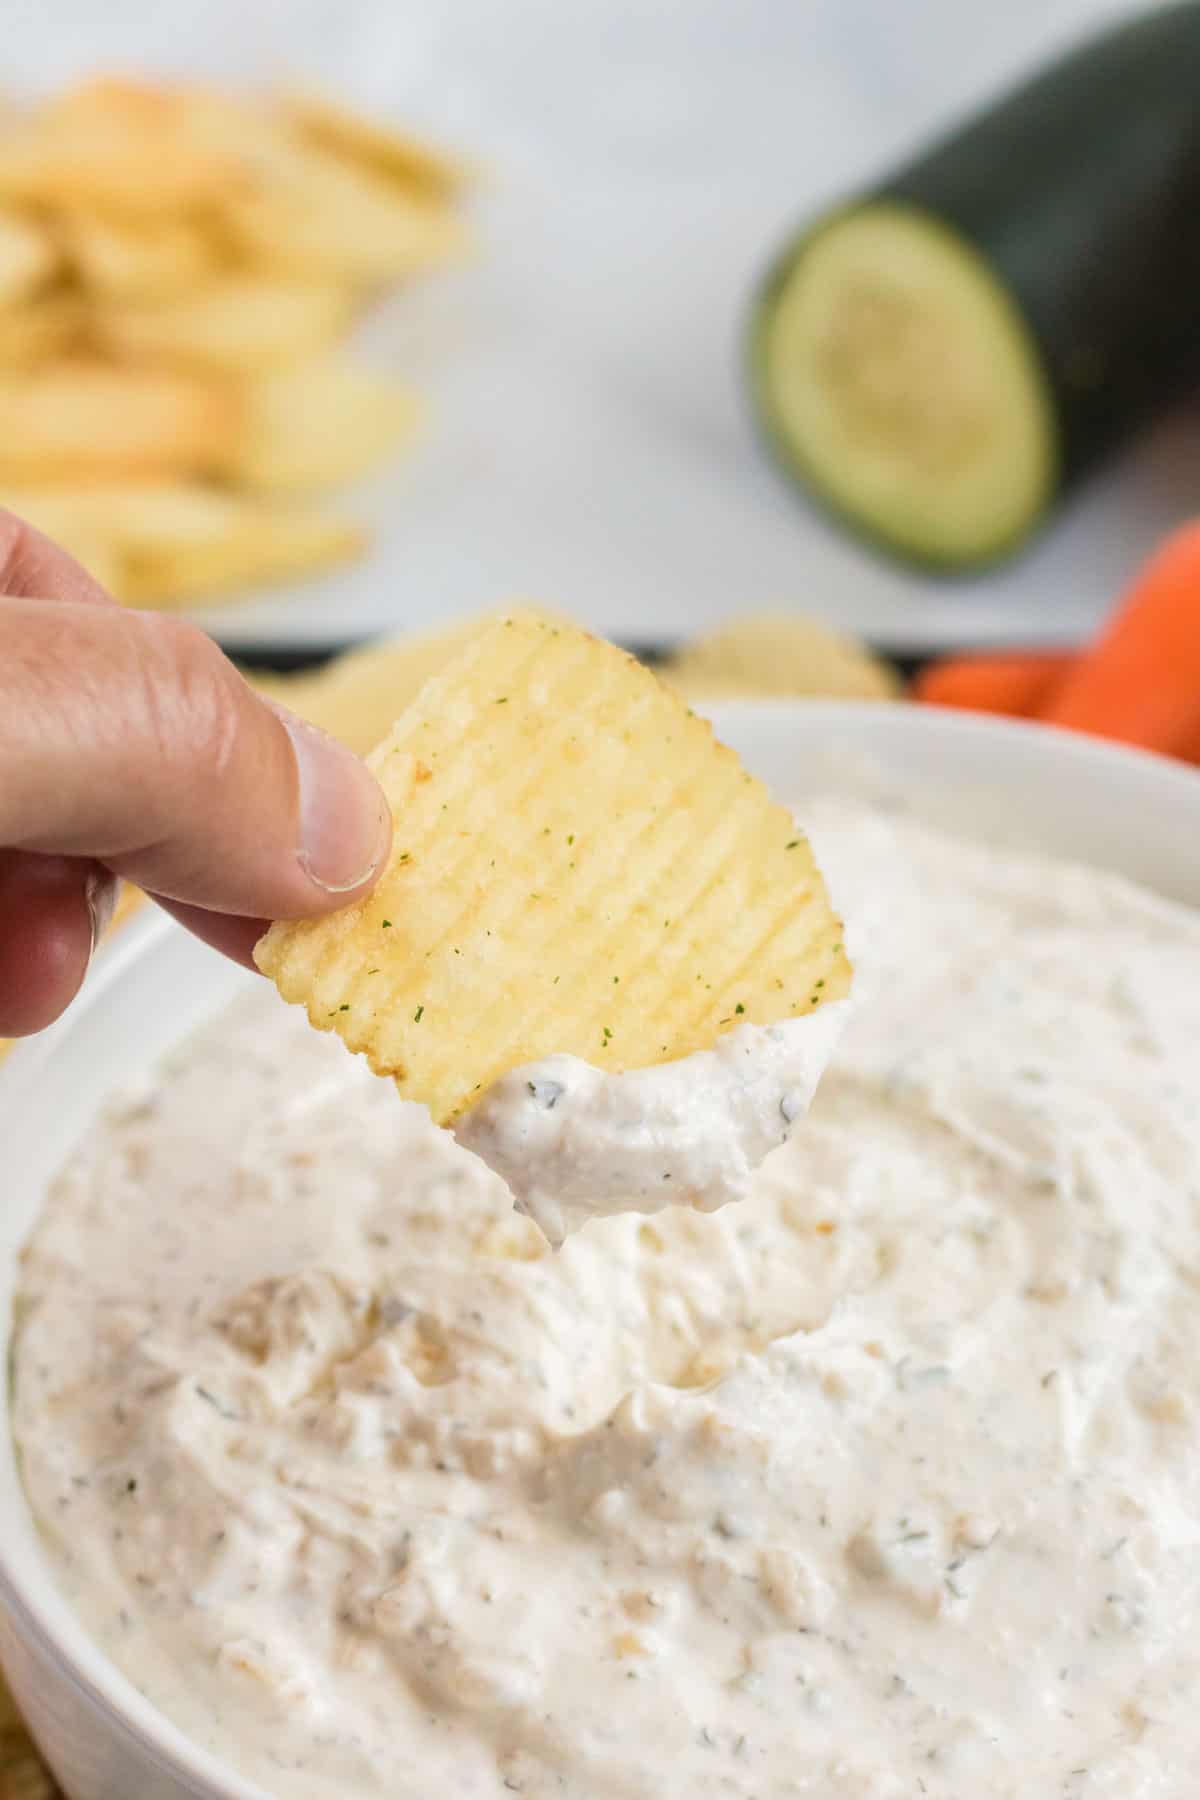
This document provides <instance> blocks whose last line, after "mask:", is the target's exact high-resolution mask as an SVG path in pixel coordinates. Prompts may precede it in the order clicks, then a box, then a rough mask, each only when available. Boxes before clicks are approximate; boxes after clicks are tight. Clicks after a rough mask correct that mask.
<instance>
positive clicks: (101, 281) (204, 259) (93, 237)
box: [60, 212, 220, 300]
mask: <svg viewBox="0 0 1200 1800" xmlns="http://www.w3.org/2000/svg"><path fill="white" fill-rule="evenodd" d="M60 232H61V235H62V239H63V242H64V245H65V247H66V251H67V255H68V257H69V259H70V261H71V264H72V266H73V267H74V269H75V270H76V272H77V274H78V276H79V279H80V280H81V281H82V282H83V284H84V286H85V287H87V288H89V289H90V290H91V291H92V293H94V294H96V295H97V296H99V298H101V299H103V300H161V299H164V298H166V297H169V296H171V295H174V294H179V293H181V292H183V290H184V289H186V288H190V287H195V286H196V285H197V284H198V283H199V282H201V281H203V280H204V279H205V277H206V276H208V275H211V274H212V272H213V270H214V269H215V267H216V265H217V262H218V260H219V257H220V247H219V245H218V244H217V242H216V240H215V238H213V237H212V236H211V235H210V234H209V233H208V232H206V231H204V230H203V229H202V228H201V227H200V226H199V225H198V224H196V223H195V222H194V221H191V220H187V219H165V220H164V219H156V220H154V221H152V222H151V223H149V224H146V223H140V222H136V221H135V222H130V221H129V220H116V219H104V218H101V217H99V216H98V215H96V214H87V213H81V212H71V213H69V214H68V215H67V216H66V217H65V218H64V220H63V222H62V224H61V226H60Z"/></svg>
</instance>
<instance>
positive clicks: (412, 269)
mask: <svg viewBox="0 0 1200 1800" xmlns="http://www.w3.org/2000/svg"><path fill="white" fill-rule="evenodd" d="M223 219H224V223H225V225H226V228H227V229H228V230H229V231H230V232H231V234H232V236H233V238H234V241H235V242H236V243H237V245H238V246H239V248H240V249H241V250H242V252H243V254H244V255H245V256H247V257H248V258H250V259H251V260H252V261H253V262H256V263H261V264H265V265H267V266H268V267H269V268H272V269H277V270H282V271H286V272H288V273H292V274H300V275H306V276H312V277H315V276H323V277H325V278H327V279H335V280H339V281H344V282H351V283H355V284H360V283H361V284H374V283H378V282H385V281H394V280H397V279H398V278H399V277H401V276H409V275H415V274H418V273H420V272H422V271H424V270H427V269H430V268H436V267H437V266H438V265H439V264H441V263H444V262H446V261H448V260H449V259H451V258H453V257H455V256H458V255H460V254H461V253H462V251H463V249H464V248H465V245H466V241H467V239H466V232H465V230H464V227H463V225H462V223H461V222H460V220H459V219H458V218H457V217H456V215H455V214H454V213H452V212H450V211H449V210H448V209H447V208H446V207H445V206H441V205H437V204H434V203H432V202H429V201H427V200H424V199H422V198H420V197H417V196H415V195H410V194H405V193H402V192H401V191H399V190H398V189H396V188H395V187H392V186H389V185H388V183H387V182H385V181H384V180H382V179H381V178H380V177H379V176H377V175H375V174H373V173H372V172H371V171H370V170H368V169H359V168H355V167H354V166H353V165H351V164H349V163H346V162H342V161H340V160H339V159H338V158H337V157H335V156H330V155H327V154H326V153H325V152H323V151H321V150H313V149H307V148H304V147H303V146H296V147H294V148H292V149H290V150H288V151H286V152H284V151H280V152H279V153H277V154H276V155H275V157H274V158H273V160H272V163H271V166H270V167H269V168H263V169H260V170H259V171H258V173H257V177H256V180H255V181H254V183H253V185H251V186H249V187H248V188H247V189H246V190H245V191H244V192H242V193H240V194H238V195H236V196H234V197H233V198H232V199H231V200H230V201H229V203H228V204H227V206H226V207H225V209H224V213H223Z"/></svg>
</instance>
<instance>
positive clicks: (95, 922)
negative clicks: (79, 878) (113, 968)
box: [83, 865, 117, 956]
mask: <svg viewBox="0 0 1200 1800" xmlns="http://www.w3.org/2000/svg"><path fill="white" fill-rule="evenodd" d="M83 897H84V899H85V900H86V902H87V909H88V918H89V919H90V920H91V922H92V955H93V956H94V955H95V954H96V948H97V946H98V944H99V942H100V940H101V938H102V937H103V936H104V934H105V932H106V931H107V930H108V928H109V926H110V925H111V924H112V917H113V913H114V912H115V911H116V909H117V879H116V876H115V875H110V874H109V872H108V870H107V869H100V868H97V867H95V865H93V866H92V868H90V869H89V870H88V872H87V874H86V876H85V877H84V882H83Z"/></svg>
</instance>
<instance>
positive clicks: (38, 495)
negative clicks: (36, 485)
mask: <svg viewBox="0 0 1200 1800" xmlns="http://www.w3.org/2000/svg"><path fill="white" fill-rule="evenodd" d="M0 506H3V507H6V508H7V509H8V511H9V512H14V513H16V514H17V516H18V517H19V518H22V519H24V520H26V521H27V523H29V524H30V525H33V526H34V527H35V528H36V529H37V530H38V531H40V532H43V533H44V534H45V536H46V537H48V538H52V539H53V541H54V542H55V543H56V544H57V545H58V546H59V548H60V549H62V550H65V551H66V552H67V555H68V556H73V557H74V558H75V561H76V562H77V563H79V564H80V565H81V566H82V567H83V568H85V569H86V570H87V572H88V574H89V575H90V576H91V577H92V579H93V580H94V581H98V582H99V583H100V586H101V587H102V588H103V589H104V591H105V592H106V593H107V594H110V595H111V596H112V598H113V599H114V600H123V599H124V598H125V595H124V592H123V587H124V576H125V568H124V564H123V562H122V560H121V553H120V551H119V549H118V547H117V544H116V542H115V540H114V539H113V536H112V534H111V533H110V532H108V531H106V530H105V529H104V527H103V525H102V524H101V523H100V522H98V521H97V520H95V519H94V518H92V517H91V516H87V517H80V516H79V514H78V512H77V511H76V509H75V508H74V507H73V506H72V504H71V500H70V497H69V496H68V498H67V500H66V502H65V503H60V501H59V497H58V496H57V495H56V494H54V493H53V492H49V493H45V492H35V493H33V494H32V495H29V494H22V493H15V494H12V495H11V496H9V495H5V494H3V493H0Z"/></svg>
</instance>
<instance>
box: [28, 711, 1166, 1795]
mask: <svg viewBox="0 0 1200 1800" xmlns="http://www.w3.org/2000/svg"><path fill="white" fill-rule="evenodd" d="M698 710H703V711H704V712H705V713H706V714H707V715H708V716H709V717H710V718H711V719H712V720H713V722H714V724H715V725H716V727H717V730H718V735H720V736H721V737H723V738H724V737H727V738H729V739H730V740H732V741H733V744H734V747H735V748H739V749H741V748H743V746H742V745H739V743H738V739H739V736H741V734H742V733H743V732H744V731H745V730H746V729H747V722H748V721H749V720H754V721H756V722H757V723H758V724H760V725H761V724H766V725H769V727H770V728H772V729H774V730H777V731H778V730H787V729H788V728H794V726H795V725H796V723H797V722H798V720H799V719H800V718H801V717H802V718H803V719H804V721H805V736H806V738H809V739H810V740H811V738H812V735H813V732H814V730H816V731H819V730H821V729H822V728H824V729H825V730H827V731H828V733H829V736H830V737H831V738H833V739H836V738H837V737H838V736H839V735H844V736H848V737H849V738H850V739H852V740H854V742H855V745H856V747H859V746H861V747H862V748H864V749H865V750H867V751H868V752H869V751H870V750H871V749H872V748H873V747H874V744H875V741H876V740H879V741H886V740H888V739H889V738H891V737H892V736H893V734H895V733H897V732H899V733H901V734H902V735H904V736H906V737H914V738H921V737H926V738H928V740H929V742H930V744H931V746H935V747H938V748H946V749H950V748H952V747H953V746H954V745H955V744H959V745H962V744H972V745H973V747H974V748H976V749H978V750H988V749H990V748H994V749H995V750H996V753H997V755H998V756H999V757H1000V758H1002V759H1005V764H1004V767H1003V769H1002V771H1001V779H1002V781H1003V783H1004V784H1005V785H1008V784H1011V783H1014V782H1016V783H1019V782H1020V781H1021V780H1022V779H1023V777H1025V776H1027V775H1028V774H1029V773H1030V772H1031V771H1032V770H1034V769H1035V768H1037V767H1044V766H1045V758H1047V757H1053V758H1056V759H1060V760H1061V761H1064V762H1065V763H1066V764H1068V765H1074V767H1075V769H1076V771H1077V772H1078V771H1079V770H1084V771H1086V772H1088V773H1089V774H1091V775H1094V776H1095V777H1096V778H1097V780H1101V781H1103V780H1105V779H1107V778H1111V779H1112V781H1113V782H1114V784H1115V785H1116V786H1118V787H1121V786H1123V787H1124V788H1125V789H1126V790H1137V789H1147V790H1148V789H1149V788H1154V789H1156V790H1157V791H1158V792H1159V794H1160V795H1161V796H1165V797H1166V798H1167V799H1168V801H1169V802H1170V803H1172V804H1177V805H1178V806H1179V807H1180V808H1181V809H1182V810H1183V811H1184V812H1187V811H1189V810H1194V811H1195V814H1196V818H1197V822H1198V824H1200V769H1194V768H1191V767H1189V766H1187V765H1184V764H1180V763H1176V762H1173V761H1171V760H1170V759H1168V758H1166V757H1163V756H1159V755H1157V754H1155V753H1153V752H1149V751H1145V750H1140V749H1135V748H1131V747H1128V746H1125V745H1121V744H1114V743H1111V742H1108V741H1105V740H1101V739H1098V738H1093V737H1088V736H1084V735H1082V734H1077V733H1074V732H1068V731H1065V730H1062V729H1060V728H1058V727H1055V726H1051V725H1043V724H1038V723H1034V722H1031V721H1026V720H1013V719H1000V718H995V717H991V716H987V715H981V714H978V713H972V712H966V711H958V710H956V709H953V708H940V707H938V708H935V707H917V706H911V707H909V706H897V705H896V704H895V703H894V702H891V701H879V702H875V701H827V700H802V701H800V700H794V699H780V700H767V701H761V700H730V701H723V702H721V703H720V704H719V705H713V706H712V707H707V708H703V709H698ZM1014 759H1015V760H1014ZM1130 797H1131V794H1130V793H1129V792H1128V791H1127V793H1126V795H1125V798H1126V800H1128V799H1129V798H1130ZM1137 828H1138V824H1137V820H1136V818H1135V819H1134V820H1133V822H1132V825H1131V829H1133V830H1135V831H1136V830H1137ZM1197 839H1198V840H1200V831H1198V832H1197ZM1197 867H1198V869H1200V863H1198V865H1197ZM1197 900H1198V901H1200V892H1198V894H1197ZM182 930H183V928H182V927H181V926H179V925H178V924H176V922H175V921H174V920H173V919H170V918H168V917H167V916H166V915H165V914H163V913H159V912H157V911H156V910H154V911H147V912H145V913H143V914H142V915H140V916H139V917H136V918H134V919H132V920H130V922H129V923H128V924H127V925H126V926H125V927H124V928H123V930H122V931H121V932H120V933H119V935H118V936H117V937H116V938H115V939H113V940H112V941H110V942H109V943H108V944H106V945H104V946H103V947H102V949H101V950H100V951H99V952H98V954H97V956H96V958H95V964H94V967H93V970H92V972H91V974H90V975H89V978H88V984H87V990H86V992H85V994H84V995H83V997H82V998H81V999H80V1001H79V1002H77V1003H76V1005H75V1006H73V1007H72V1008H71V1009H70V1011H69V1012H68V1013H67V1015H66V1016H65V1017H64V1018H63V1019H61V1020H59V1021H58V1022H57V1023H56V1024H55V1025H53V1026H51V1027H50V1028H49V1030H48V1031H46V1032H43V1033H41V1034H40V1035H39V1036H38V1037H37V1038H34V1039H30V1040H28V1041H27V1042H25V1043H22V1044H19V1045H17V1046H15V1047H14V1049H13V1050H12V1052H11V1053H10V1055H9V1057H8V1058H7V1059H6V1060H5V1062H4V1063H3V1064H2V1065H0V1093H5V1094H7V1093H8V1091H9V1090H10V1089H13V1088H16V1089H17V1091H18V1093H19V1091H20V1087H21V1085H23V1084H32V1083H34V1082H36V1081H37V1080H38V1079H39V1077H40V1076H41V1075H42V1073H43V1072H44V1071H45V1069H46V1068H47V1066H48V1065H49V1064H50V1062H51V1061H52V1059H53V1057H54V1054H55V1051H56V1048H57V1046H58V1044H59V1043H60V1042H61V1041H62V1039H63V1038H64V1036H66V1035H68V1034H69V1033H70V1032H72V1030H74V1029H75V1025H76V1023H77V1021H78V1020H79V1019H80V1017H81V1016H82V1015H83V1013H84V1012H85V1009H86V1011H87V1012H89V1013H90V1012H92V1011H93V1010H94V1009H95V1008H97V1007H98V1006H100V1005H101V1004H102V1003H103V1001H104V998H105V996H106V995H107V994H109V993H110V992H111V990H112V988H113V987H114V986H115V985H117V984H118V983H120V982H121V981H123V980H124V978H125V977H126V975H127V973H128V972H129V970H130V968H131V967H132V966H133V965H135V964H137V963H139V962H140V961H141V959H142V958H143V957H145V956H146V955H147V954H148V953H149V952H150V951H151V949H152V948H153V946H154V944H155V943H157V942H160V941H161V940H163V939H165V938H167V937H170V936H173V935H174V934H177V933H180V932H182ZM67 1153H68V1154H69V1151H67ZM9 1361H10V1365H11V1357H10V1358H9ZM10 1385H11V1366H10ZM4 1435H5V1442H3V1443H2V1444H0V1465H3V1466H5V1467H6V1468H11V1470H12V1471H13V1474H14V1477H15V1480H16V1483H17V1485H18V1488H19V1484H20V1476H19V1468H18V1459H17V1456H16V1452H15V1446H14V1444H13V1441H12V1438H11V1435H9V1434H8V1433H7V1432H6V1433H5V1434H4ZM34 1530H35V1533H36V1525H35V1526H34ZM19 1537H20V1534H13V1533H10V1532H8V1531H5V1530H3V1529H0V1606H3V1608H4V1610H5V1611H6V1613H7V1614H8V1615H9V1617H10V1619H11V1620H12V1621H13V1628H14V1630H15V1632H16V1634H17V1635H18V1636H19V1637H21V1638H22V1639H23V1640H27V1641H30V1642H31V1643H32V1644H33V1645H34V1646H35V1647H36V1648H37V1650H39V1651H40V1653H41V1655H42V1657H43V1659H45V1660H48V1661H49V1662H50V1663H52V1664H53V1666H54V1668H55V1670H56V1673H57V1675H58V1676H59V1678H60V1679H62V1680H63V1681H64V1683H66V1684H68V1685H69V1686H70V1688H71V1689H72V1690H73V1691H74V1693H75V1694H76V1695H78V1696H79V1697H80V1698H86V1699H87V1700H89V1701H90V1702H91V1703H92V1705H93V1706H94V1707H95V1708H97V1709H98V1710H99V1712H100V1713H101V1714H103V1715H104V1717H105V1719H106V1721H107V1723H108V1725H109V1726H110V1728H111V1729H112V1730H113V1732H114V1733H115V1734H116V1735H117V1736H118V1737H119V1738H120V1740H121V1741H122V1742H123V1743H124V1744H125V1745H127V1746H128V1748H129V1750H130V1752H131V1753H132V1754H133V1755H135V1756H137V1757H139V1758H140V1759H141V1761H142V1762H143V1764H148V1765H149V1766H151V1767H152V1768H154V1769H155V1770H156V1771H157V1772H159V1773H161V1774H162V1775H164V1776H168V1777H170V1778H171V1779H173V1780H174V1781H175V1782H176V1783H177V1784H182V1785H183V1786H184V1787H185V1788H187V1789H188V1790H189V1791H190V1792H192V1793H193V1794H194V1795H195V1796H196V1797H197V1800H271V1796H270V1795H269V1794H268V1793H267V1792H266V1791H265V1790H264V1789H262V1788H260V1787H258V1786H257V1785H255V1784H254V1783H253V1782H251V1781H250V1780H248V1778H246V1777H245V1776H242V1775H240V1774H239V1773H238V1772H237V1771H236V1770H235V1769H233V1768H232V1767H231V1766H230V1765H228V1764H227V1763H225V1762H223V1761H222V1760H221V1759H220V1758H218V1757H217V1756H215V1755H213V1754H212V1753H210V1752H209V1751H207V1750H205V1749H204V1748H203V1747H202V1746H200V1745H199V1744H197V1743H196V1742H195V1741H194V1740H193V1739H192V1738H190V1737H189V1736H188V1734H187V1733H186V1731H184V1730H183V1728H182V1727H180V1726H178V1725H176V1724H175V1723H174V1721H173V1720H172V1719H170V1718H169V1717H167V1715H166V1714H164V1713H162V1712H160V1711H159V1710H158V1708H157V1707H156V1706H154V1705H153V1703H152V1702H150V1701H149V1700H148V1699H146V1698H145V1696H144V1695H143V1694H142V1693H141V1692H140V1691H139V1689H138V1688H137V1687H136V1686H135V1684H134V1683H133V1681H132V1680H131V1679H130V1678H129V1677H128V1676H127V1675H125V1674H124V1672H123V1671H122V1670H121V1669H120V1667H119V1666H118V1665H117V1663H116V1662H115V1661H113V1660H112V1659H110V1657H109V1656H108V1655H107V1654H106V1652H105V1651H104V1650H103V1649H102V1648H101V1647H100V1645H99V1644H98V1643H97V1642H95V1641H94V1640H93V1639H92V1637H91V1636H90V1635H89V1633H88V1631H87V1629H86V1628H85V1626H84V1624H83V1622H82V1620H81V1619H80V1618H79V1617H78V1616H77V1615H76V1613H75V1611H74V1608H73V1606H72V1604H71V1602H70V1600H69V1599H68V1598H67V1596H66V1594H65V1593H64V1592H63V1591H62V1590H61V1589H60V1588H59V1587H58V1585H57V1582H56V1580H55V1577H54V1572H53V1568H52V1565H51V1563H50V1560H49V1558H48V1557H45V1556H38V1557H36V1558H30V1557H22V1556H21V1549H22V1545H21V1543H20V1541H19Z"/></svg>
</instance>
